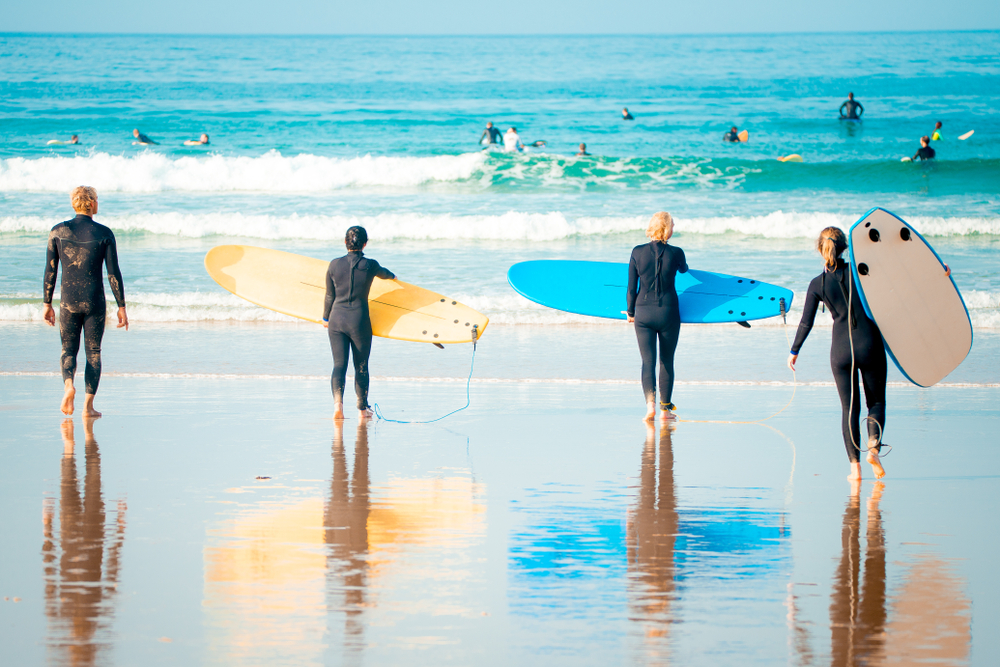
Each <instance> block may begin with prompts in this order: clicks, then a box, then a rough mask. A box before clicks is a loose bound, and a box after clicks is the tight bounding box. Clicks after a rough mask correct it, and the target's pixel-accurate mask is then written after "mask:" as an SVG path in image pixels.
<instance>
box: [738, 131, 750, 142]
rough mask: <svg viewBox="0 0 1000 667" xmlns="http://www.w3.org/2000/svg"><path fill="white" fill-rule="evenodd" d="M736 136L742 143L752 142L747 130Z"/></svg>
mask: <svg viewBox="0 0 1000 667" xmlns="http://www.w3.org/2000/svg"><path fill="white" fill-rule="evenodd" d="M736 136H737V137H739V138H740V141H741V142H744V141H750V133H749V132H747V131H746V130H743V131H742V132H740V133H739V134H737V135H736Z"/></svg>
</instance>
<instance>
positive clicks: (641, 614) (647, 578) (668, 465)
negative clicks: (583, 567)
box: [626, 425, 679, 658]
mask: <svg viewBox="0 0 1000 667" xmlns="http://www.w3.org/2000/svg"><path fill="white" fill-rule="evenodd" d="M671 436H672V434H671V430H670V427H669V426H663V427H662V429H661V430H660V443H659V445H660V446H659V460H657V447H656V429H655V427H653V426H652V425H650V426H649V427H648V429H647V432H646V444H645V447H644V448H643V451H642V465H641V469H640V472H639V492H638V497H637V498H636V501H635V506H634V507H633V508H632V509H631V511H630V512H629V515H628V525H627V529H626V543H627V546H628V576H629V607H630V614H629V615H630V617H631V618H632V619H633V620H634V621H636V622H638V623H639V624H640V625H641V627H643V630H644V638H645V648H646V649H647V651H648V652H649V655H648V656H647V657H649V658H653V657H659V658H666V657H667V650H666V649H667V648H668V642H669V629H670V624H671V623H672V622H673V617H672V616H673V615H672V604H673V602H674V598H675V586H674V570H675V566H674V546H675V545H674V542H675V539H676V536H677V530H678V524H679V519H678V515H677V500H676V496H675V493H674V453H673V446H672V442H671Z"/></svg>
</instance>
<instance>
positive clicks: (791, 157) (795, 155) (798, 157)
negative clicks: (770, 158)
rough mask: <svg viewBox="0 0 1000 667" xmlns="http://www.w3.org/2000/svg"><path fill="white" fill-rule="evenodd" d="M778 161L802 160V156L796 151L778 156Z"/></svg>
mask: <svg viewBox="0 0 1000 667" xmlns="http://www.w3.org/2000/svg"><path fill="white" fill-rule="evenodd" d="M778 162H802V156H801V155H799V154H798V153H792V154H791V155H786V156H784V157H779V158H778Z"/></svg>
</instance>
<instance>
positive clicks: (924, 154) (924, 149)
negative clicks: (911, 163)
mask: <svg viewBox="0 0 1000 667" xmlns="http://www.w3.org/2000/svg"><path fill="white" fill-rule="evenodd" d="M935 155H937V153H935V152H934V149H933V148H931V147H930V146H921V147H920V149H919V150H917V152H916V154H915V155H914V156H913V157H912V158H911V159H912V160H933V159H934V156H935Z"/></svg>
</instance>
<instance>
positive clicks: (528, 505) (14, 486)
mask: <svg viewBox="0 0 1000 667" xmlns="http://www.w3.org/2000/svg"><path fill="white" fill-rule="evenodd" d="M816 348H817V349H818V350H819V349H822V348H821V346H820V345H819V344H817V345H816ZM817 356H819V353H817ZM60 389H61V387H60V383H59V380H58V378H52V377H14V376H5V377H3V378H0V408H2V409H0V421H2V423H3V429H0V456H2V457H3V461H4V465H3V466H2V468H0V506H2V507H3V510H4V522H3V526H4V539H3V540H0V562H3V563H4V567H3V568H2V570H0V598H9V599H6V600H2V601H0V643H2V645H3V646H4V647H5V656H6V659H7V660H10V661H11V664H41V663H43V662H45V661H49V662H51V663H52V664H63V663H72V664H95V665H96V664H114V665H118V664H120V665H130V664H147V665H159V664H163V665H176V664H233V663H239V664H248V665H253V664H324V663H325V664H346V663H369V664H386V663H399V662H403V661H405V662H406V663H407V664H472V663H475V664H497V665H500V664H542V663H544V664H622V663H625V662H635V663H658V662H661V663H662V662H675V663H678V664H706V665H710V664H711V665H714V664H735V663H739V664H761V665H771V664H776V663H779V662H780V663H792V664H826V663H831V664H836V665H854V664H875V665H878V664H913V663H914V662H917V661H920V660H931V659H933V660H936V661H938V662H937V663H936V664H956V665H957V664H970V663H971V664H992V663H994V662H996V661H997V660H998V659H1000V638H998V637H997V635H996V633H994V632H992V631H991V630H990V629H991V628H993V627H996V626H997V624H998V622H1000V603H998V602H997V600H1000V584H998V582H1000V578H998V577H997V576H996V574H995V568H994V562H995V556H994V554H995V551H996V548H997V546H998V544H1000V529H998V528H997V525H998V524H997V522H996V521H995V520H994V519H993V516H992V513H993V510H994V509H995V508H996V507H997V506H998V501H1000V486H998V484H997V481H998V479H1000V452H998V450H997V448H996V435H995V434H996V433H997V431H998V428H1000V409H998V408H997V401H996V392H997V389H992V388H981V387H971V388H954V387H953V388H938V389H931V390H919V389H915V388H905V387H890V389H889V427H888V430H887V434H886V441H887V442H888V443H890V444H892V445H894V447H895V450H894V451H893V452H892V453H891V454H890V455H889V457H888V458H887V459H886V461H885V465H886V468H887V470H888V477H887V478H886V483H885V485H884V487H883V486H882V485H877V484H874V483H873V481H872V479H871V475H870V471H869V470H868V469H867V466H866V467H865V475H866V479H865V481H864V483H863V484H862V485H861V487H860V488H859V489H858V491H857V493H853V492H852V488H851V485H850V484H848V482H847V481H846V480H845V476H846V474H847V472H848V466H847V462H846V456H845V454H844V450H843V445H842V442H841V440H840V436H839V432H838V431H839V428H838V424H839V414H838V409H837V408H838V406H837V400H836V393H835V391H834V389H833V388H832V387H825V386H814V387H800V388H799V389H798V391H797V394H796V398H795V401H794V403H793V404H792V406H791V407H790V408H789V409H788V410H787V411H785V412H784V413H782V414H781V415H780V416H779V417H777V418H775V419H774V420H771V421H770V422H768V424H769V426H770V427H771V428H768V427H763V426H752V425H726V424H697V423H682V424H679V425H678V426H677V428H676V430H673V431H670V430H667V431H663V430H661V429H659V428H654V429H652V430H648V429H647V428H646V427H645V426H644V425H643V424H642V423H641V422H640V421H639V418H640V416H641V413H642V405H641V396H640V395H639V394H640V392H639V390H638V388H637V387H635V386H631V385H616V384H578V385H566V384H558V383H538V384H525V383H518V382H496V383H490V384H474V385H473V387H472V406H471V407H470V408H469V409H468V410H466V411H464V412H461V413H459V414H457V415H455V416H454V417H452V418H450V419H448V420H446V421H444V422H441V423H440V424H437V425H433V426H417V425H397V424H388V423H377V424H373V425H371V426H369V427H367V428H363V429H360V430H359V428H358V423H357V421H356V420H349V421H347V422H346V424H345V425H344V427H343V429H342V431H338V430H337V429H336V428H335V426H334V424H333V422H332V421H331V420H330V419H328V418H327V415H329V413H330V411H331V408H332V406H331V405H330V399H329V393H328V392H329V387H328V384H327V382H326V381H325V380H320V379H317V380H309V379H298V380H281V381H278V380H254V379H182V378H166V379H161V378H137V377H115V376H109V377H107V378H106V379H105V380H104V382H103V383H102V387H101V394H100V395H99V398H98V406H97V407H98V409H103V410H104V412H105V416H104V418H102V419H100V420H98V421H97V422H95V423H94V425H93V431H92V436H93V437H88V434H87V429H86V428H85V425H84V423H83V422H82V420H81V419H80V418H79V417H77V418H76V419H75V420H74V429H73V433H72V434H69V433H68V432H67V430H66V429H65V427H64V426H63V420H62V418H61V416H60V415H59V413H58V411H57V408H58V403H59V398H60ZM464 390H465V388H464V386H463V385H461V384H459V383H425V382H403V381H399V382H383V383H376V384H375V387H374V396H373V397H374V398H375V400H377V401H378V402H379V403H380V405H381V407H382V409H383V411H384V412H385V413H386V415H388V416H392V417H397V418H403V419H407V418H420V417H433V416H438V415H439V414H441V413H442V412H444V411H446V409H451V408H453V407H458V406H460V405H462V404H463V403H464ZM789 396H790V388H789V387H786V386H775V387H769V386H757V387H745V386H710V385H689V386H685V387H684V388H683V391H682V397H683V398H682V399H681V400H678V403H679V404H680V405H681V416H682V417H687V418H731V419H738V418H759V417H762V416H766V414H769V413H770V412H774V411H775V410H777V409H778V408H780V407H781V406H782V405H784V404H785V403H786V402H787V400H788V398H789ZM259 477H260V478H266V479H258V478H259ZM15 598H18V599H19V600H18V601H17V602H15V601H14V599H15ZM915 638H919V641H916V640H915Z"/></svg>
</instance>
